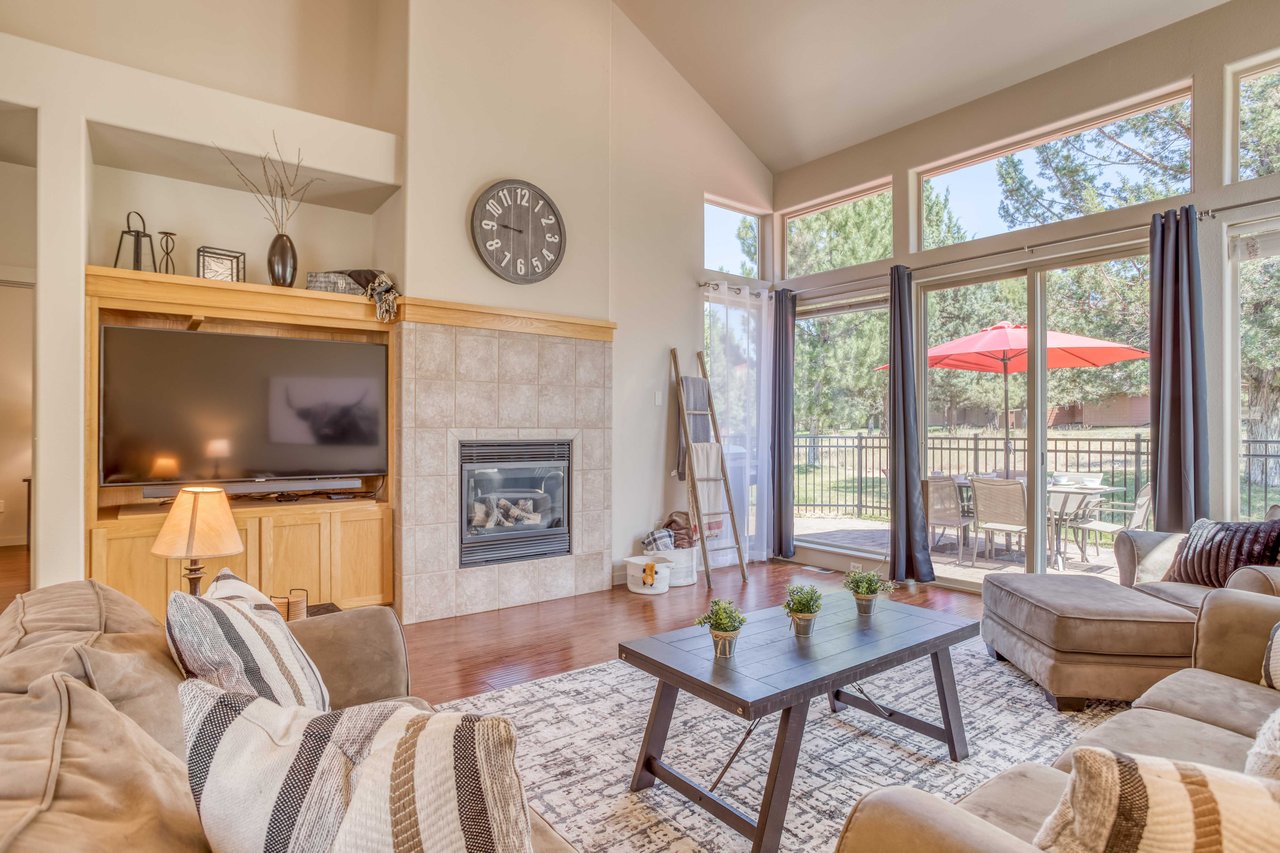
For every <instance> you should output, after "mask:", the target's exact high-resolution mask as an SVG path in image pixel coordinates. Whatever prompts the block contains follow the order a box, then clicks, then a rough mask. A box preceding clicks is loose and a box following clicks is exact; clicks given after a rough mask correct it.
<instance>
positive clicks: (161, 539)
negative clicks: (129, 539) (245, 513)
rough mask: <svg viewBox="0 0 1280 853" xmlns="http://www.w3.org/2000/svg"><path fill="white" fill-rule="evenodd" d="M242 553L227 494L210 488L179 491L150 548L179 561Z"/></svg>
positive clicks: (193, 487)
mask: <svg viewBox="0 0 1280 853" xmlns="http://www.w3.org/2000/svg"><path fill="white" fill-rule="evenodd" d="M243 550H244V543H243V542H241V541H240V534H239V532H237V531H236V522H235V519H234V518H233V517H232V516H231V504H230V503H228V502H227V493H226V492H224V491H223V490H222V489H216V488H212V487H210V486H187V487H186V488H184V489H183V490H182V491H180V492H178V496H177V497H176V498H174V501H173V506H171V507H170V508H169V515H168V516H167V517H166V518H165V520H164V526H163V527H161V528H160V535H159V536H157V537H156V541H155V544H154V545H152V546H151V553H152V554H155V555H156V556H159V557H168V558H171V559H179V560H193V559H198V558H200V557H228V556H230V555H232V554H239V553H240V552H241V551H243Z"/></svg>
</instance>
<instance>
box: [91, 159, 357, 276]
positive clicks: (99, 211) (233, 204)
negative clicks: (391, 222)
mask: <svg viewBox="0 0 1280 853" xmlns="http://www.w3.org/2000/svg"><path fill="white" fill-rule="evenodd" d="M91 175H92V180H93V194H92V202H91V204H90V208H89V211H90V215H89V263H91V264H99V265H102V266H108V267H109V266H111V265H112V262H113V261H114V260H115V254H116V245H117V243H118V241H119V239H120V231H121V230H122V229H123V228H124V227H125V216H126V215H127V214H128V212H129V211H131V210H136V211H138V212H139V213H141V214H142V215H143V216H144V217H145V218H146V221H147V228H148V229H149V232H150V234H151V239H152V242H153V243H154V244H155V250H156V264H157V265H159V263H160V258H161V251H160V232H161V231H172V232H174V233H175V234H176V235H177V237H176V238H175V244H176V247H175V250H174V253H173V258H174V262H175V265H176V266H177V273H178V275H195V274H196V249H198V248H199V247H200V246H216V247H218V248H220V249H235V250H238V251H242V252H244V253H245V262H246V266H247V277H246V280H247V281H258V282H265V281H267V246H268V245H270V243H271V239H272V238H273V237H274V236H275V233H276V232H275V229H274V228H273V227H272V226H271V223H270V222H268V221H267V220H266V218H265V214H264V212H263V210H262V208H261V207H259V206H258V203H257V202H256V201H254V199H253V197H252V196H251V195H249V194H248V193H245V192H240V191H238V190H228V189H223V188H221V187H211V186H207V185H205V184H196V183H191V182H190V181H179V180H174V179H173V178H162V177H158V176H156V175H144V174H142V173H140V172H129V171H125V170H123V169H113V168H110V167H108V166H94V167H93V170H92V173H91ZM135 222H136V219H135ZM289 236H290V237H291V238H293V242H294V245H295V246H296V247H297V250H298V282H299V283H302V284H305V282H306V274H307V272H309V271H310V272H319V271H323V270H332V269H353V268H361V267H368V266H370V265H371V264H372V263H373V217H372V216H370V215H368V214H363V213H352V212H351V211H346V210H338V209H337V208H332V207H321V206H319V205H314V204H304V205H302V206H301V207H300V208H298V212H297V213H296V214H294V217H293V219H292V220H291V221H290V223H289Z"/></svg>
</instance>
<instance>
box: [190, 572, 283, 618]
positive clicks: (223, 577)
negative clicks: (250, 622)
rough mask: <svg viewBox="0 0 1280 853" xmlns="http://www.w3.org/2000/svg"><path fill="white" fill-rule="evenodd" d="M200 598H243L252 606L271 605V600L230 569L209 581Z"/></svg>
mask: <svg viewBox="0 0 1280 853" xmlns="http://www.w3.org/2000/svg"><path fill="white" fill-rule="evenodd" d="M201 597H202V598H243V599H244V600H245V601H248V602H251V603H253V604H271V599H270V598H268V597H267V596H266V595H263V594H262V592H260V591H259V590H258V588H257V587H256V586H254V585H253V584H251V583H249V582H248V581H246V580H244V579H243V578H241V577H240V576H239V575H237V574H236V573H235V572H233V571H231V570H230V569H223V570H222V571H220V572H218V574H217V576H216V577H215V578H214V579H213V580H211V581H209V587H208V588H207V589H206V590H205V591H204V592H203V593H201ZM277 609H279V608H277Z"/></svg>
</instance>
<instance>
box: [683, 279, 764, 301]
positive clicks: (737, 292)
mask: <svg viewBox="0 0 1280 853" xmlns="http://www.w3.org/2000/svg"><path fill="white" fill-rule="evenodd" d="M720 285H724V289H725V290H727V291H729V292H730V293H732V294H733V295H734V296H741V295H742V291H744V290H745V291H747V295H749V296H751V297H753V298H755V299H759V298H760V291H759V290H752V289H751V288H749V287H745V286H743V285H737V284H730V283H729V282H727V281H700V282H698V287H709V288H711V289H712V290H719V289H720Z"/></svg>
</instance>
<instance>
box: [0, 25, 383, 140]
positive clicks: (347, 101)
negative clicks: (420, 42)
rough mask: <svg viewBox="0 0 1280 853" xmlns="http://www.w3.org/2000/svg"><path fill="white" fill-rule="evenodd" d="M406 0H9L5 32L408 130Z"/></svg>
mask: <svg viewBox="0 0 1280 853" xmlns="http://www.w3.org/2000/svg"><path fill="white" fill-rule="evenodd" d="M405 3H406V0H271V2H265V3H264V2H255V0H219V2H216V3H210V2H201V0H111V2H109V3H104V2H101V0H6V2H4V3H0V31H3V32H9V33H13V34H14V35H18V36H22V37H23V38H29V39H32V40H34V41H40V42H44V43H45V44H51V45H55V46H57V47H62V48H66V49H67V50H74V51H76V52H77V53H83V54H86V55H88V56H95V57H98V58H99V59H106V60H110V61H111V62H118V63H120V64H122V65H131V66H133V67H135V68H141V69H143V70H144V71H153V72H155V73H157V74H163V75H164V76H166V77H173V78H176V79H178V80H186V81H188V82H191V83H198V84H200V85H202V86H209V87H212V88H215V89H222V90H224V91H227V92H235V93H236V94H240V95H247V96H249V97H251V98H256V99H258V100H262V101H268V102H270V103H273V104H283V105H284V106H289V107H296V108H298V109H301V110H306V111H308V112H314V113H319V114H320V115H326V116H331V117H333V118H340V119H343V120H344V121H350V122H355V123H356V124H363V125H368V126H369V127H376V128H379V129H380V130H389V131H393V132H399V131H400V130H401V128H402V127H403V124H404V91H405V90H404V76H403V73H402V71H401V69H403V66H404V57H405V50H406V44H405V29H404V18H405ZM155 107H156V108H157V109H162V108H163V105H161V104H156V105H155Z"/></svg>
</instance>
